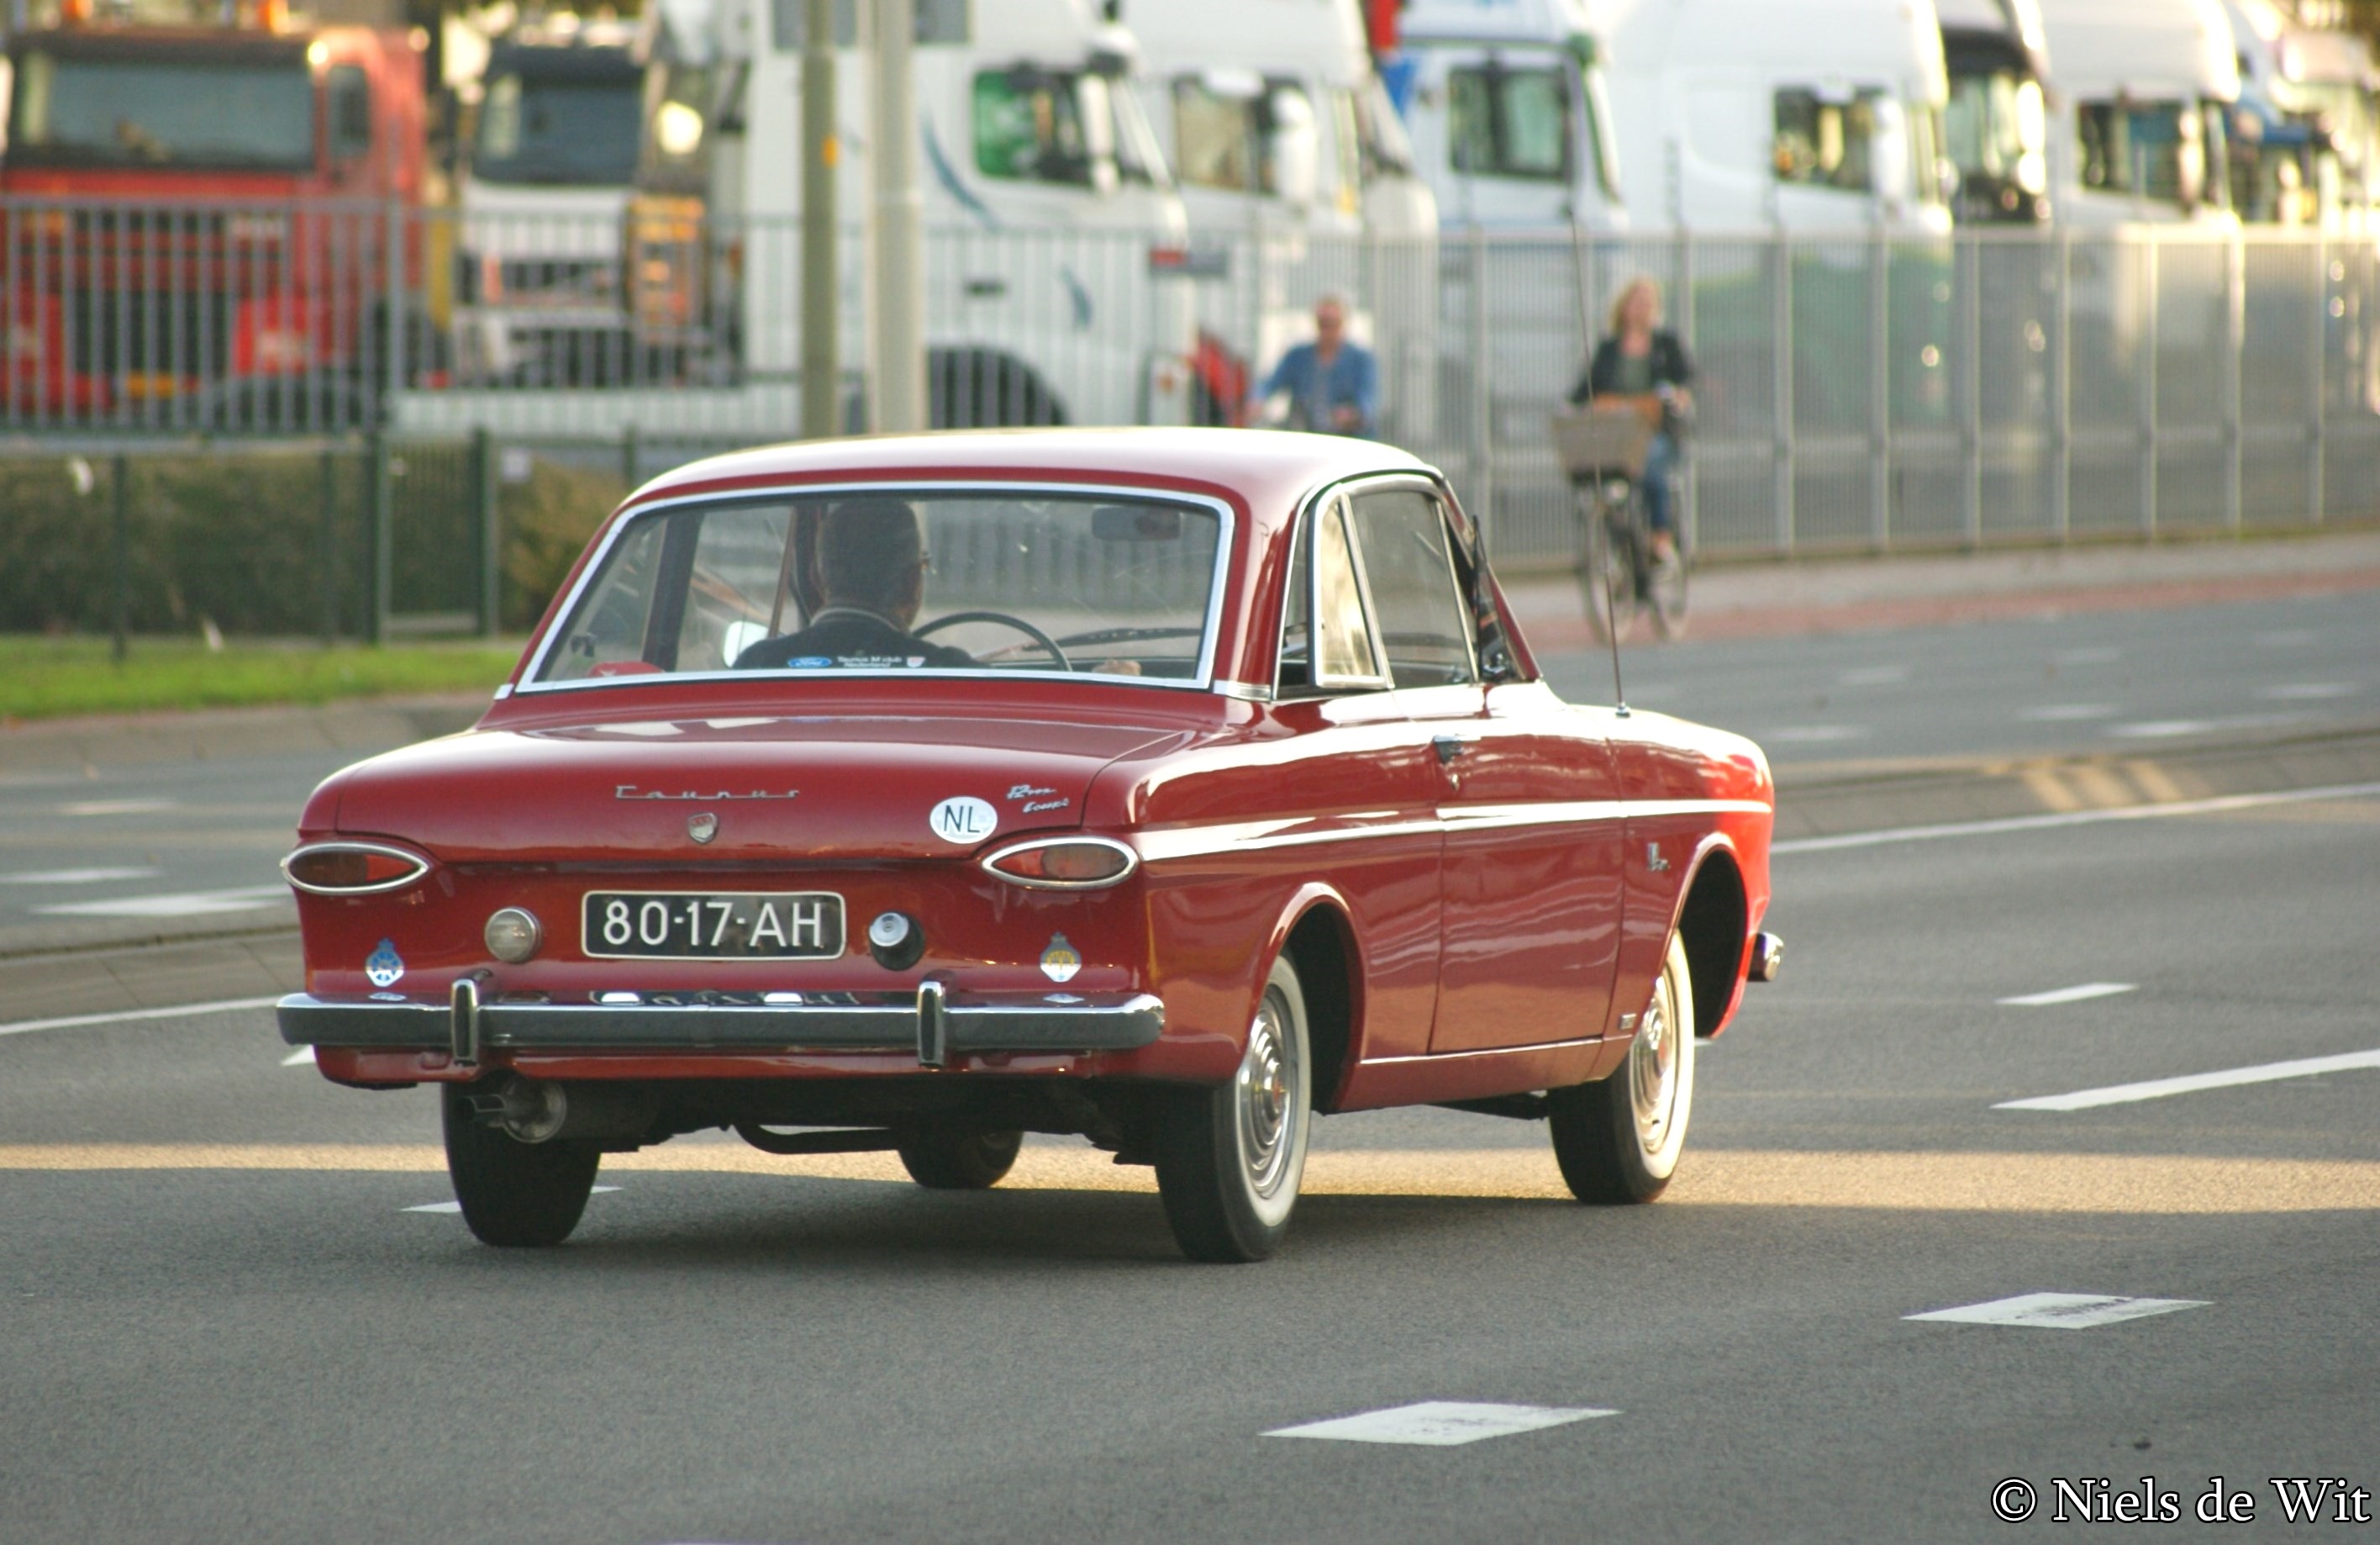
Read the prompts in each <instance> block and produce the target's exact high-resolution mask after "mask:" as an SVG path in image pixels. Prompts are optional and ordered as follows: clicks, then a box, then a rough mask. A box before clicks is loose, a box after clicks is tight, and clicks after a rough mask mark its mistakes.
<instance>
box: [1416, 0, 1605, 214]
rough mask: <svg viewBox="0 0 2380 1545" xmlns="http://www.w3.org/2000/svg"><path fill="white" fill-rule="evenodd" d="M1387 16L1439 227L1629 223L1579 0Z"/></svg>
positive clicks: (1497, 3) (1494, 3) (1446, 4)
mask: <svg viewBox="0 0 2380 1545" xmlns="http://www.w3.org/2000/svg"><path fill="white" fill-rule="evenodd" d="M1398 25H1399V34H1400V37H1401V38H1402V40H1403V44H1404V48H1405V51H1406V55H1407V57H1408V58H1410V59H1411V60H1412V61H1413V69H1414V74H1413V81H1414V86H1413V106H1412V108H1411V110H1410V113H1411V118H1412V128H1413V141H1414V154H1415V160H1416V162H1417V163H1418V164H1419V165H1420V167H1421V169H1422V172H1423V175H1424V176H1427V177H1428V179H1429V181H1430V186H1431V187H1432V188H1434V189H1436V190H1437V193H1438V206H1439V213H1440V215H1441V217H1442V218H1443V219H1444V221H1445V223H1446V224H1447V225H1450V226H1456V225H1460V226H1472V225H1478V226H1485V227H1488V228H1489V229H1512V230H1529V229H1545V228H1548V227H1551V226H1558V225H1567V224H1569V223H1570V222H1571V221H1572V220H1573V219H1575V220H1577V221H1578V222H1579V223H1580V224H1581V225H1584V226H1585V227H1586V228H1587V229H1590V230H1597V231H1609V232H1617V231H1624V230H1626V229H1627V228H1628V224H1629V220H1628V210H1627V204H1626V201H1625V200H1624V199H1623V198H1622V196H1621V187H1622V184H1621V172H1620V156H1619V148H1618V145H1617V143H1616V142H1615V139H1614V135H1613V131H1612V107H1611V89H1610V83H1609V79H1608V76H1609V66H1608V63H1607V59H1606V54H1607V50H1606V47H1605V43H1604V40H1603V35H1602V33H1601V32H1600V31H1599V30H1598V29H1597V25H1596V15H1595V13H1594V11H1593V10H1592V9H1591V8H1590V7H1589V6H1588V4H1587V0H1412V4H1410V5H1408V6H1406V7H1405V9H1404V10H1403V12H1402V13H1401V14H1400V17H1399V23H1398Z"/></svg>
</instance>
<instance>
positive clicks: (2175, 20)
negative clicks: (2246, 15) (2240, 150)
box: [2041, 0, 2240, 227]
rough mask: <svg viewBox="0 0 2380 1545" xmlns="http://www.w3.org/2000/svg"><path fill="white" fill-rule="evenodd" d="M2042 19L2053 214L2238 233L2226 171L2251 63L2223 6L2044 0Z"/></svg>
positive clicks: (2089, 223) (2094, 222)
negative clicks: (2246, 63)
mask: <svg viewBox="0 0 2380 1545" xmlns="http://www.w3.org/2000/svg"><path fill="white" fill-rule="evenodd" d="M2041 18H2042V26H2043V30H2044V32H2045V34H2046V37H2047V40H2048V44H2049V67H2050V77H2051V81H2052V84H2053V86H2054V88H2055V95H2056V97H2057V99H2058V110H2057V112H2056V113H2055V114H2054V115H2053V116H2052V121H2051V127H2050V136H2049V147H2050V186H2051V191H2050V200H2051V204H2052V206H2053V211H2054V217H2055V218H2056V219H2057V220H2058V222H2060V223H2061V224H2064V225H2073V226H2078V227H2105V226H2110V225H2132V224H2143V223H2145V224H2177V223H2184V222H2188V223H2193V224H2198V225H2212V226H2216V227H2226V226H2236V225H2238V224H2239V221H2238V217H2237V216H2235V215H2234V214H2233V213H2232V212H2231V209H2230V196H2229V193H2228V178H2227V177H2226V176H2224V175H2223V167H2224V166H2225V164H2226V162H2227V160H2228V138H2229V136H2228V120H2229V117H2230V114H2231V107H2232V104H2233V103H2236V102H2237V101H2238V100H2239V96H2240V64H2239V59H2238V57H2237V55H2235V53H2234V51H2233V49H2232V45H2231V28H2230V23H2229V22H2228V20H2226V19H2225V18H2224V15H2223V10H2222V6H2221V4H2220V0H2041Z"/></svg>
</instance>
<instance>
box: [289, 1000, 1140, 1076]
mask: <svg viewBox="0 0 2380 1545" xmlns="http://www.w3.org/2000/svg"><path fill="white" fill-rule="evenodd" d="M613 996H616V997H621V998H628V997H633V998H634V999H635V1001H633V1002H613V1003H590V1004H556V1003H508V1002H504V1001H503V1000H498V1001H496V1002H493V1003H487V1002H482V1001H481V999H480V989H479V983H478V982H476V981H474V980H472V979H468V978H467V979H463V980H460V981H457V982H456V983H455V986H454V990H453V992H452V995H451V997H450V998H449V1000H448V1001H447V1002H446V1003H443V1004H440V1003H434V1002H422V1001H419V1000H405V1001H398V1002H390V1001H386V1000H379V1001H375V1000H372V999H369V998H336V999H334V998H317V997H315V996H313V995H312V994H310V993H306V992H293V993H291V994H290V995H289V996H288V997H285V998H284V999H282V1000H281V1004H280V1019H281V1039H282V1040H285V1041H287V1042H288V1043H289V1044H291V1045H293V1046H335V1047H347V1048H354V1049H358V1050H365V1051H375V1052H395V1051H410V1052H435V1051H444V1052H451V1053H453V1055H454V1058H455V1062H456V1063H458V1064H463V1065H466V1066H468V1065H471V1064H476V1063H478V1062H479V1061H480V1058H481V1056H482V1055H483V1054H484V1053H486V1052H565V1051H567V1052H713V1051H718V1052H915V1053H916V1054H917V1060H918V1062H919V1063H921V1064H924V1065H926V1066H928V1067H940V1066H941V1065H942V1064H944V1062H946V1061H947V1060H948V1059H949V1058H950V1057H952V1056H953V1055H972V1054H976V1053H979V1052H1128V1051H1131V1050H1133V1049H1135V1048H1136V1047H1142V1046H1147V1045H1149V1044H1150V1043H1151V1042H1153V1041H1155V1040H1157V1038H1158V1036H1159V1035H1160V1033H1161V1032H1162V1031H1163V1030H1164V1028H1165V1005H1164V1004H1163V1003H1162V1002H1161V1001H1160V1000H1159V999H1158V998H1157V996H1156V995H1155V994H1153V993H1148V992H1136V993H1133V994H1131V995H1129V996H1124V995H1117V994H1108V995H1103V996H1095V997H1085V998H1073V995H1072V994H1050V995H1043V996H1027V995H1025V994H1016V995H1014V996H1002V997H996V998H995V997H984V998H973V999H953V998H952V997H951V996H950V994H949V993H948V991H946V990H945V989H944V988H943V986H942V984H941V982H936V981H929V982H926V983H924V984H923V985H922V986H920V987H919V989H918V990H917V997H916V999H915V1001H914V1002H913V1001H910V1000H907V999H905V998H902V999H892V998H891V995H889V994H887V995H885V997H884V998H878V999H875V1000H873V1001H861V1000H859V999H857V998H856V997H855V996H854V995H853V994H850V993H833V994H823V995H818V994H814V995H810V1000H811V1001H805V1002H797V1003H755V1002H747V1001H743V1000H745V999H748V998H749V997H750V996H751V995H750V994H733V995H731V994H718V993H697V992H647V993H638V994H633V995H632V994H625V993H622V994H615V995H613ZM776 996H783V997H793V996H795V994H779V995H776ZM1051 997H1064V998H1070V999H1073V1001H1070V1002H1052V1001H1050V999H1051ZM887 999H890V1001H887Z"/></svg>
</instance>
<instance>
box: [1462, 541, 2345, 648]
mask: <svg viewBox="0 0 2380 1545" xmlns="http://www.w3.org/2000/svg"><path fill="white" fill-rule="evenodd" d="M2348 590H2380V530H2374V529H2356V530H2346V531H2338V532H2330V533H2325V534H2322V535H2317V536H2303V537H2275V538H2270V539H2264V540H2247V541H2229V540H2220V541H2176V542H2165V543H2159V544H2156V545H2149V544H2146V543H2126V544H2122V545H2104V546H2088V547H2073V548H2063V549H2058V548H2048V549H2028V550H2025V551H2021V552H1983V553H1941V554H1914V555H1887V556H1882V557H1858V558H1822V559H1808V560H1801V561H1795V562H1786V563H1760V564H1730V565H1724V566H1712V567H1707V568H1701V569H1697V570H1696V571H1695V572H1694V575H1693V578H1692V584H1691V588H1690V590H1689V601H1690V603H1691V614H1690V617H1689V626H1688V630H1687V636H1688V637H1689V638H1694V639H1746V638H1770V637H1785V636H1789V635H1794V634H1807V633H1842V632H1851V631H1854V630H1859V629H1867V628H1882V627H1917V626H1922V625H1927V624H1939V623H1949V622H1980V621H1986V620H1992V619H1998V618H2007V617H2026V616H2056V615H2063V614H2071V613H2077V612H2093V611H2130V610H2137V609H2144V608H2152V607H2163V606H2192V605H2203V604H2204V603H2206V602H2219V601H2254V600H2269V599H2276V598H2279V597H2286V596H2297V595H2321V594H2336V593H2338V592H2340V591H2348ZM1505 593H1506V595H1507V596H1508V598H1509V599H1510V600H1511V601H1512V606H1513V609H1514V610H1515V611H1516V612H1518V613H1519V614H1520V623H1521V627H1522V630H1523V631H1524V633H1525V634H1526V635H1527V637H1528V639H1529V643H1530V645H1531V647H1532V648H1534V649H1536V651H1538V652H1539V653H1554V652H1560V651H1565V650H1577V649H1591V648H1594V647H1597V641H1596V639H1594V638H1593V637H1592V636H1591V635H1590V634H1589V632H1588V630H1587V627H1586V617H1585V611H1584V610H1583V608H1582V605H1581V602H1580V600H1579V594H1578V588H1577V586H1576V584H1575V583H1574V582H1573V580H1572V578H1571V577H1570V576H1569V575H1567V574H1562V575H1545V574H1532V575H1525V576H1522V577H1520V578H1517V579H1515V580H1514V581H1512V582H1511V583H1508V584H1507V585H1506V586H1505ZM1636 637H1637V638H1638V639H1647V638H1649V637H1650V628H1649V626H1648V625H1646V624H1644V623H1641V622H1640V623H1639V624H1638V629H1637V635H1636Z"/></svg>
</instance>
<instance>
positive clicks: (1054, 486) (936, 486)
mask: <svg viewBox="0 0 2380 1545" xmlns="http://www.w3.org/2000/svg"><path fill="white" fill-rule="evenodd" d="M853 493H876V494H888V493H889V494H896V495H897V494H904V493H906V494H913V495H934V494H954V495H965V494H971V493H972V494H993V495H998V494H1013V495H1019V496H1031V495H1035V494H1044V495H1049V494H1055V495H1066V496H1077V495H1079V496H1088V497H1092V498H1111V499H1117V500H1134V501H1140V502H1144V503H1154V504H1173V505H1188V506H1191V507H1193V508H1196V509H1203V510H1207V511H1209V512H1211V513H1212V514H1213V515H1214V516H1215V517H1216V519H1217V520H1218V521H1220V531H1219V533H1218V535H1217V539H1216V543H1215V571H1214V573H1213V574H1212V575H1210V576H1208V582H1207V609H1206V613H1205V615H1204V617H1203V619H1202V623H1201V627H1200V633H1201V635H1202V636H1201V638H1200V639H1199V644H1198V663H1197V667H1196V674H1195V675H1192V676H1191V677H1188V678H1184V679H1175V678H1173V677H1171V676H1122V675H1099V674H1098V673H1096V672H1089V671H994V670H979V671H938V670H929V669H918V670H842V669H838V670H834V671H795V670H792V669H786V670H780V671H737V670H720V671H665V672H655V673H652V674H650V675H646V674H641V673H640V674H637V675H622V676H590V677H585V678H582V679H580V680H577V681H540V680H539V679H538V675H539V674H540V672H542V671H543V670H544V669H545V667H546V663H547V661H548V660H549V659H551V658H552V656H553V652H554V650H555V649H556V648H557V647H558V646H559V645H560V643H561V641H562V639H563V637H564V634H565V632H566V630H567V627H568V625H569V622H570V619H571V618H572V617H573V616H575V615H576V614H577V611H578V605H579V602H581V601H583V600H585V599H586V595H587V591H588V590H589V587H591V586H592V585H593V584H594V583H595V580H596V578H597V577H598V576H599V575H601V573H602V572H603V570H604V566H605V565H606V564H608V563H609V562H610V560H611V557H612V552H613V548H615V547H617V546H618V545H619V543H620V541H622V539H623V538H624V537H625V535H626V533H627V532H628V531H629V530H630V529H632V528H634V527H637V526H638V525H641V524H642V523H643V522H644V521H645V520H646V519H647V518H649V517H652V516H655V515H657V514H659V513H661V512H662V511H663V510H672V509H679V508H683V507H686V506H687V505H749V504H763V503H770V502H773V501H777V500H790V499H807V498H833V497H837V496H840V495H843V494H853ZM1239 527H1240V523H1239V520H1238V519H1237V517H1235V515H1234V513H1233V509H1232V506H1231V505H1228V504H1226V503H1225V502H1224V501H1222V500H1220V499H1218V498H1215V497H1214V496H1212V495H1211V494H1206V493H1186V492H1183V491H1179V490H1173V489H1150V488H1128V487H1119V486H1116V485H1113V484H1110V483H1100V482H1080V483H1071V482H1046V481H1035V482H1021V481H1020V482H1005V481H985V480H980V479H970V480H968V481H953V482H935V481H917V480H914V479H912V480H902V481H886V480H882V479H874V480H869V481H856V482H834V483H807V482H805V483H785V484H782V485H779V486H777V487H773V488H757V489H739V490H737V491H736V492H735V493H684V494H679V495H676V496H675V497H673V498H667V499H654V500H650V501H648V502H646V503H644V504H641V505H635V506H634V507H633V508H631V509H629V510H627V511H625V513H623V514H622V515H621V516H620V517H617V518H616V519H614V520H613V522H612V524H611V529H609V530H607V531H606V532H605V533H604V535H603V540H602V544H601V546H600V547H598V548H597V549H596V550H595V551H594V552H593V553H592V554H589V557H588V560H587V563H586V565H585V566H583V567H582V568H581V569H580V570H579V572H578V578H577V579H576V580H575V581H573V582H572V584H571V587H570V593H569V595H568V596H567V597H565V600H564V602H563V603H562V605H561V606H560V607H558V608H556V609H555V611H554V613H553V619H554V620H553V627H552V628H550V629H549V630H548V631H547V632H546V633H545V635H544V636H543V637H541V638H540V639H538V641H537V648H536V650H535V651H534V652H532V653H531V655H530V656H529V662H528V666H527V667H526V668H524V669H523V670H522V672H521V674H520V678H519V680H518V682H517V683H516V685H515V686H514V687H513V696H515V697H517V698H526V697H532V696H543V695H544V694H546V693H550V692H579V691H587V690H590V689H594V690H601V689H603V688H608V687H652V686H657V685H659V684H661V683H662V682H699V681H744V682H758V681H767V682H783V681H859V680H876V681H883V680H899V681H910V680H919V679H926V680H934V679H939V680H946V681H978V682H980V681H1072V682H1084V681H1091V682H1095V683H1097V684H1099V685H1100V686H1106V687H1165V688H1170V689H1172V690H1173V691H1191V692H1212V691H1214V690H1215V688H1216V685H1217V683H1216V677H1215V672H1216V661H1217V659H1218V657H1219V653H1220V647H1221V643H1222V640H1221V639H1220V637H1219V636H1218V635H1219V634H1220V631H1221V627H1222V621H1223V600H1224V595H1225V592H1226V590H1228V589H1229V581H1230V577H1231V576H1232V574H1233V572H1234V571H1235V564H1236V560H1237V554H1236V552H1235V550H1234V549H1235V544H1236V543H1237V541H1238V540H1239V535H1240V530H1239Z"/></svg>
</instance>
